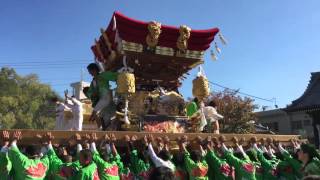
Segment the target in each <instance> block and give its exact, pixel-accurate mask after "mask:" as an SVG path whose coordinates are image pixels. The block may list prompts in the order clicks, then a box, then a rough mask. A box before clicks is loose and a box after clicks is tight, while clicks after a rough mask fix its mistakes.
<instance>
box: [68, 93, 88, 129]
mask: <svg viewBox="0 0 320 180" xmlns="http://www.w3.org/2000/svg"><path fill="white" fill-rule="evenodd" d="M64 95H65V98H66V103H67V104H66V105H67V107H69V108H70V109H71V110H72V115H73V119H72V121H71V122H70V123H71V124H70V125H69V127H70V129H71V130H75V131H81V130H82V123H83V107H82V103H81V102H80V101H79V100H77V99H76V98H75V97H69V96H68V92H67V91H66V92H65V94H64ZM68 100H70V101H71V102H72V104H71V103H69V101H68Z"/></svg>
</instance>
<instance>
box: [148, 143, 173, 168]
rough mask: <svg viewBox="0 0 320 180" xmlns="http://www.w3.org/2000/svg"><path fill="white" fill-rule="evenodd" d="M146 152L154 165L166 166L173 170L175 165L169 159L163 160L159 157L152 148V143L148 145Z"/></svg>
mask: <svg viewBox="0 0 320 180" xmlns="http://www.w3.org/2000/svg"><path fill="white" fill-rule="evenodd" d="M148 154H149V156H150V158H151V160H152V162H153V163H154V165H155V166H156V167H163V166H164V167H167V168H169V169H171V170H172V171H175V169H176V167H175V165H174V164H173V163H172V162H171V161H164V160H163V159H161V158H159V157H158V156H157V155H156V153H155V152H154V150H153V147H152V144H149V145H148Z"/></svg>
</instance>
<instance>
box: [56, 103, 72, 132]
mask: <svg viewBox="0 0 320 180" xmlns="http://www.w3.org/2000/svg"><path fill="white" fill-rule="evenodd" d="M66 109H69V108H68V107H67V106H66V105H65V104H64V103H59V104H57V106H56V126H55V128H54V129H55V130H65V127H66V122H65V119H64V110H66Z"/></svg>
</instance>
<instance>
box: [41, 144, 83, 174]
mask: <svg viewBox="0 0 320 180" xmlns="http://www.w3.org/2000/svg"><path fill="white" fill-rule="evenodd" d="M47 156H48V158H49V160H50V168H49V172H48V173H47V178H46V179H50V180H51V179H53V180H73V179H75V172H76V171H77V170H79V169H80V164H79V161H76V162H73V163H64V162H62V160H61V159H60V158H59V157H58V156H57V155H56V153H55V151H54V150H53V149H51V148H49V150H48V152H47ZM64 167H70V168H73V169H74V174H73V176H72V177H67V175H66V174H65V173H64V171H63V168H64Z"/></svg>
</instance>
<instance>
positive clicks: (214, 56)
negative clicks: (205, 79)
mask: <svg viewBox="0 0 320 180" xmlns="http://www.w3.org/2000/svg"><path fill="white" fill-rule="evenodd" d="M210 55H211V59H212V60H213V61H216V60H218V57H217V56H216V54H214V51H213V50H210Z"/></svg>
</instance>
